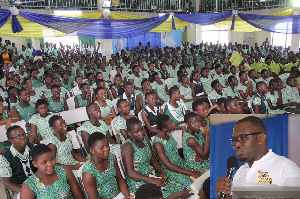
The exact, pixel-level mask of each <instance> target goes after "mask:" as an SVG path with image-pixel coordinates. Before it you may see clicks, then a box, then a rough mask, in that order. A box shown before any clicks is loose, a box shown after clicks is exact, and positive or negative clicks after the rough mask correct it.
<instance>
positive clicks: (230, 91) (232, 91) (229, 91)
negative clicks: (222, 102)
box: [224, 75, 239, 98]
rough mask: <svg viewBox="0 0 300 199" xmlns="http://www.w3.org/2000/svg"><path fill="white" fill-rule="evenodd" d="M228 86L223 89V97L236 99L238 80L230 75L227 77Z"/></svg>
mask: <svg viewBox="0 0 300 199" xmlns="http://www.w3.org/2000/svg"><path fill="white" fill-rule="evenodd" d="M228 84H229V86H228V87H226V88H225V89H224V95H225V96H226V98H228V97H230V98H237V97H238V96H239V94H238V91H237V85H238V80H237V79H236V77H235V76H233V75H231V76H229V77H228Z"/></svg>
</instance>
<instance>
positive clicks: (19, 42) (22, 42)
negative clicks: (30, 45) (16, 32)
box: [0, 36, 27, 50]
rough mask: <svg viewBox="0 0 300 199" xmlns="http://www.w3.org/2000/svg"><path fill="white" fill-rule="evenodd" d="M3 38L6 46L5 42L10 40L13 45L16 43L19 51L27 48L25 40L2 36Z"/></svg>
mask: <svg viewBox="0 0 300 199" xmlns="http://www.w3.org/2000/svg"><path fill="white" fill-rule="evenodd" d="M0 37H2V44H4V41H5V40H10V41H11V43H15V44H16V47H17V49H18V50H21V49H22V45H25V46H27V43H26V39H25V38H18V37H7V36H0Z"/></svg>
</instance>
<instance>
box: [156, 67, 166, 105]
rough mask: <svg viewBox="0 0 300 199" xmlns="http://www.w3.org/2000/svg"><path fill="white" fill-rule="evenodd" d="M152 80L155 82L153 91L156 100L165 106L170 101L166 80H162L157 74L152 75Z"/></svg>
mask: <svg viewBox="0 0 300 199" xmlns="http://www.w3.org/2000/svg"><path fill="white" fill-rule="evenodd" d="M152 78H153V80H154V82H153V83H152V90H153V92H154V93H155V94H156V98H157V99H158V100H159V101H160V103H161V104H164V103H165V102H167V101H168V100H169V96H168V87H167V85H166V83H165V80H162V79H160V77H159V74H158V73H157V72H154V73H153V74H152Z"/></svg>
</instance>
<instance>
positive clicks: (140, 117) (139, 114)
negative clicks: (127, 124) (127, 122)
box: [138, 110, 145, 126]
mask: <svg viewBox="0 0 300 199" xmlns="http://www.w3.org/2000/svg"><path fill="white" fill-rule="evenodd" d="M142 111H143V110H141V111H140V112H139V113H138V118H139V120H140V121H141V122H142V125H143V126H145V122H144V120H143V117H142Z"/></svg>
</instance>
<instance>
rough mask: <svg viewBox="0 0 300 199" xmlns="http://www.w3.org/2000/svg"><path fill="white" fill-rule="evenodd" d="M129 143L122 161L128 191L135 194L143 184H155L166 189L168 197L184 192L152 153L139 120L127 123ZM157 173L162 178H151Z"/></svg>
mask: <svg viewBox="0 0 300 199" xmlns="http://www.w3.org/2000/svg"><path fill="white" fill-rule="evenodd" d="M126 127H127V133H128V137H129V139H128V141H127V142H125V143H124V144H123V146H122V148H121V154H122V160H123V164H124V167H125V171H126V175H127V177H126V181H127V185H128V190H129V191H130V192H131V193H134V192H135V191H136V190H137V189H138V188H139V187H140V186H141V185H142V184H145V183H147V182H148V183H153V184H156V185H157V186H160V187H163V186H164V187H165V188H166V190H165V191H164V193H163V194H164V196H165V197H167V196H169V195H171V194H172V193H174V192H176V191H180V190H183V188H184V187H183V186H182V185H179V184H177V183H175V182H172V181H171V180H168V177H167V175H166V172H165V170H164V169H163V168H161V166H160V165H159V163H158V162H157V160H156V159H155V157H154V155H153V154H152V152H151V146H150V143H149V141H148V140H147V139H146V138H145V134H144V133H145V132H144V129H143V126H142V123H141V121H140V120H139V119H138V118H135V117H133V118H130V119H128V120H127V121H126ZM155 171H157V172H158V173H159V174H160V175H161V178H157V177H152V176H149V174H152V175H155Z"/></svg>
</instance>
